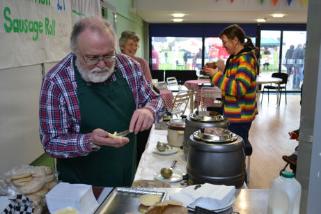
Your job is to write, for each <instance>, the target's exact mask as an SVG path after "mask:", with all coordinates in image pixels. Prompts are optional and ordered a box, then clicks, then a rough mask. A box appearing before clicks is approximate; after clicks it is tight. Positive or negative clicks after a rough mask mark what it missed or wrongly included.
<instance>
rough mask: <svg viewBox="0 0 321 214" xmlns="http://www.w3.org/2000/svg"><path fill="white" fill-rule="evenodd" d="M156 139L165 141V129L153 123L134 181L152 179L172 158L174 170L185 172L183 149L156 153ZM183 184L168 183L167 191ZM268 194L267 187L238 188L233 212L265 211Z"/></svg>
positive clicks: (247, 213)
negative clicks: (160, 128)
mask: <svg viewBox="0 0 321 214" xmlns="http://www.w3.org/2000/svg"><path fill="white" fill-rule="evenodd" d="M158 141H161V142H165V143H167V130H157V129H155V125H154V126H153V128H152V129H151V133H150V136H149V139H148V142H147V144H146V149H145V152H144V153H143V155H142V158H141V160H140V163H139V165H138V168H137V172H136V175H135V181H138V180H153V179H154V178H155V176H157V175H158V174H159V172H160V169H161V168H162V167H170V165H171V163H172V162H173V161H174V160H177V165H176V168H175V171H177V172H178V173H181V174H182V175H184V174H186V161H185V159H184V153H183V150H182V149H179V148H178V149H177V152H176V153H174V154H168V155H159V154H156V153H155V149H156V145H157V142H158ZM184 185H185V183H184V182H175V183H170V186H171V188H168V191H169V193H170V192H173V191H177V188H183V187H184ZM268 195H269V190H268V189H247V188H243V189H239V190H237V192H236V201H235V202H234V205H233V209H234V212H238V213H240V214H243V213H244V214H251V213H253V214H254V213H255V214H258V213H262V214H264V213H267V204H268Z"/></svg>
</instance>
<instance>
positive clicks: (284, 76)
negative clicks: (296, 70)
mask: <svg viewBox="0 0 321 214" xmlns="http://www.w3.org/2000/svg"><path fill="white" fill-rule="evenodd" d="M272 77H274V78H280V79H282V81H281V82H279V83H273V84H270V85H265V86H264V87H263V91H262V99H261V103H262V101H263V94H264V92H265V91H266V90H267V93H268V102H269V101H270V90H272V91H276V92H278V93H280V94H278V95H279V96H280V97H279V99H278V100H277V101H278V104H280V101H281V94H282V91H283V90H284V94H285V103H287V97H286V92H285V90H286V85H287V83H288V77H289V75H288V74H287V73H272Z"/></svg>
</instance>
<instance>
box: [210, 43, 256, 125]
mask: <svg viewBox="0 0 321 214" xmlns="http://www.w3.org/2000/svg"><path fill="white" fill-rule="evenodd" d="M256 76H257V60H256V56H255V52H254V50H251V49H249V48H244V49H243V50H242V51H240V52H239V53H238V54H236V55H231V56H230V57H229V58H228V60H227V62H226V66H225V71H224V72H217V73H216V74H215V75H214V76H213V77H212V82H213V83H214V85H216V86H218V87H219V88H220V89H221V90H222V97H223V100H224V116H225V117H226V119H227V120H229V121H230V122H231V123H244V122H251V121H253V120H254V118H255V115H256V114H257V103H256Z"/></svg>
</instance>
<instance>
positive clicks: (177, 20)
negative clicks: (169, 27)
mask: <svg viewBox="0 0 321 214" xmlns="http://www.w3.org/2000/svg"><path fill="white" fill-rule="evenodd" d="M172 20H173V22H182V21H183V20H184V19H172Z"/></svg>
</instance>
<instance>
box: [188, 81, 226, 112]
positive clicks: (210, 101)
mask: <svg viewBox="0 0 321 214" xmlns="http://www.w3.org/2000/svg"><path fill="white" fill-rule="evenodd" d="M185 86H186V87H187V88H188V89H190V90H192V91H193V92H194V94H195V99H194V100H193V106H192V108H191V109H194V108H195V107H196V108H198V107H199V105H200V104H201V101H202V106H203V107H208V106H213V105H214V101H215V99H216V98H219V97H221V93H220V89H219V88H218V87H216V86H213V85H211V82H210V79H198V80H188V81H186V82H185ZM202 86H204V87H203V90H202ZM205 87H206V89H205ZM217 92H219V93H218V95H217ZM202 93H203V94H202ZM204 93H205V94H204ZM203 95H204V96H203ZM209 95H213V96H209Z"/></svg>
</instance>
